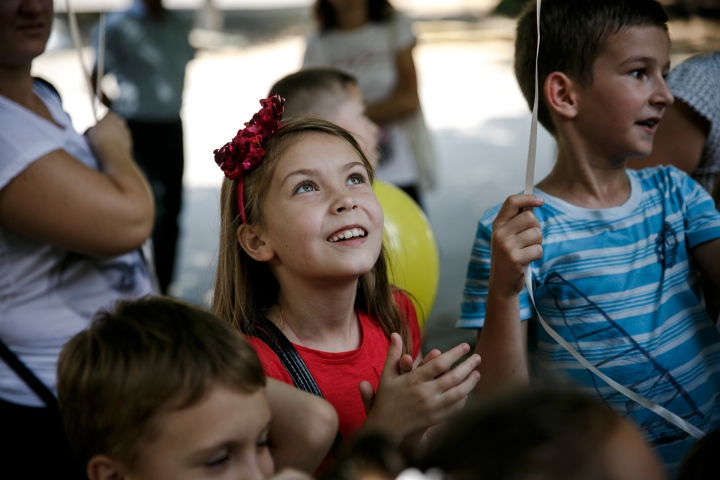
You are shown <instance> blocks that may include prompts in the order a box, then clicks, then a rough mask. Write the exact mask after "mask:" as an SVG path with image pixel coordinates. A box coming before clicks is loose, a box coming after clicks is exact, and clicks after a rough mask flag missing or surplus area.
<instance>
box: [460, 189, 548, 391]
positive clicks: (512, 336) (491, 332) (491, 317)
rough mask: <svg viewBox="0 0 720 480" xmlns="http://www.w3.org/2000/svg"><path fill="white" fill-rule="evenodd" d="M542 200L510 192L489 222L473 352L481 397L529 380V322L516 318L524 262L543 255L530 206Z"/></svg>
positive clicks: (538, 203)
mask: <svg viewBox="0 0 720 480" xmlns="http://www.w3.org/2000/svg"><path fill="white" fill-rule="evenodd" d="M541 205H542V201H541V199H539V198H538V197H535V196H534V195H513V196H511V197H509V198H508V199H507V200H506V201H505V203H504V204H503V206H502V207H501V208H500V211H499V212H498V215H497V217H496V218H495V221H494V222H493V229H492V230H493V231H492V240H491V246H490V252H491V253H490V255H491V258H490V279H489V286H488V296H487V303H486V310H485V325H484V327H483V329H482V330H481V331H480V332H478V342H477V346H476V347H475V348H476V350H475V351H476V352H477V353H478V354H480V356H481V357H482V359H483V362H482V363H481V364H480V365H479V366H478V370H479V371H480V373H481V375H482V381H481V382H479V383H478V385H477V387H476V388H475V390H474V391H475V396H476V397H477V398H481V397H483V396H487V395H491V394H493V393H495V392H497V391H499V390H502V389H504V388H507V387H509V386H513V385H517V384H522V383H527V382H528V379H529V374H528V367H527V328H528V327H527V322H521V321H520V301H519V296H520V292H521V291H522V289H523V286H524V272H525V269H526V268H527V266H528V264H529V263H530V262H532V261H533V260H537V259H539V258H541V257H542V246H541V243H542V232H541V231H540V224H539V222H538V221H537V218H535V215H534V214H533V213H532V212H531V211H526V209H530V208H533V207H539V206H541Z"/></svg>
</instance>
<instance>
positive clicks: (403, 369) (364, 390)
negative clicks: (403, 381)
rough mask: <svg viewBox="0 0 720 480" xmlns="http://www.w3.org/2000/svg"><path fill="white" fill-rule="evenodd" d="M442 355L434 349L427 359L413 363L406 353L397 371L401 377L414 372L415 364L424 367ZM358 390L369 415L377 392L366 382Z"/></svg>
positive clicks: (426, 356) (361, 383)
mask: <svg viewBox="0 0 720 480" xmlns="http://www.w3.org/2000/svg"><path fill="white" fill-rule="evenodd" d="M440 355H441V352H440V350H438V349H437V348H433V349H432V350H430V351H429V352H428V354H427V355H425V358H423V359H422V360H420V357H419V356H418V358H417V360H419V362H418V361H416V362H413V360H412V357H411V356H410V355H408V354H407V353H406V354H405V355H403V356H402V357H400V361H399V362H398V365H397V369H398V371H399V372H400V375H403V374H405V373H410V372H412V370H413V368H416V365H415V364H417V367H420V366H423V365H425V364H426V363H427V362H429V361H430V360H432V359H433V358H437V357H439V356H440ZM358 388H359V389H360V398H361V399H362V401H363V406H364V407H365V414H366V415H367V414H369V413H370V410H372V406H373V403H374V402H375V390H373V387H372V385H371V384H370V382H366V381H364V380H363V381H362V382H360V384H359V385H358Z"/></svg>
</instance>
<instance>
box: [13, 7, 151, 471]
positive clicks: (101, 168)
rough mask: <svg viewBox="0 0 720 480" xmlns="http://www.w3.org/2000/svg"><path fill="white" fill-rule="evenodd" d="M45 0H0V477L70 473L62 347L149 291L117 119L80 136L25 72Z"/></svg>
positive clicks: (42, 28) (140, 225)
mask: <svg viewBox="0 0 720 480" xmlns="http://www.w3.org/2000/svg"><path fill="white" fill-rule="evenodd" d="M52 21H53V2H52V0H2V1H0V358H2V362H0V425H2V427H0V431H2V437H3V440H4V442H3V448H2V451H1V452H2V454H1V455H2V456H1V458H2V460H3V462H2V463H3V470H4V471H5V472H12V471H14V472H16V474H17V475H18V477H20V478H42V477H47V478H50V477H51V476H52V477H53V478H55V477H58V478H81V476H78V475H81V472H80V471H79V470H78V469H77V466H76V465H75V463H74V461H73V459H72V456H71V454H70V450H69V447H68V446H67V441H66V440H65V436H64V433H63V431H62V425H61V423H60V418H59V413H58V411H57V402H56V400H55V388H56V387H55V386H56V365H57V360H58V355H59V353H60V350H61V348H62V346H63V345H64V344H65V342H67V341H68V340H69V339H70V338H71V337H72V336H73V335H75V334H76V333H77V332H79V331H81V330H83V329H85V328H87V326H88V325H89V323H90V320H91V317H92V316H93V314H94V313H95V312H96V311H97V310H98V309H100V308H103V307H107V306H109V305H112V304H113V303H114V302H116V301H117V300H119V299H122V298H133V297H140V296H144V295H147V294H150V293H152V287H151V281H150V277H149V275H148V270H147V268H146V266H145V263H144V262H143V259H142V257H141V255H140V254H139V252H138V251H137V249H138V248H139V247H140V245H141V244H142V243H143V242H144V241H145V240H146V239H147V238H148V237H149V236H150V232H151V231H152V225H153V199H152V194H151V192H150V188H149V186H148V184H147V182H146V181H145V179H144V177H143V175H142V173H141V171H140V169H139V168H138V167H137V165H135V163H134V162H133V160H132V141H131V138H130V134H129V132H128V131H127V128H126V127H125V124H124V122H123V121H122V120H121V119H120V118H118V117H117V116H115V115H112V114H109V115H108V116H106V117H105V118H104V119H102V120H101V121H100V122H98V124H97V125H96V126H95V127H93V128H92V129H91V130H90V131H89V132H88V134H87V135H86V136H81V135H79V134H78V133H76V132H75V130H74V129H73V127H72V124H71V121H70V117H69V116H68V114H67V113H65V111H64V110H63V107H62V104H61V100H60V97H59V95H58V93H57V91H56V90H55V89H54V88H53V87H52V85H50V84H49V83H47V82H45V81H42V80H39V79H35V78H33V77H32V76H31V73H30V72H31V67H32V61H33V59H34V58H35V57H37V56H38V55H40V54H41V53H43V51H44V50H45V44H46V43H47V39H48V36H49V35H50V29H51V26H52Z"/></svg>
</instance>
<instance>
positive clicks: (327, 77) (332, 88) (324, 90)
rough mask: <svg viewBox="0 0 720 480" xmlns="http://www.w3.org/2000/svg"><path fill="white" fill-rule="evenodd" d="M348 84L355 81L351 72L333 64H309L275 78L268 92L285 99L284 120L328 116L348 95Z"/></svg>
mask: <svg viewBox="0 0 720 480" xmlns="http://www.w3.org/2000/svg"><path fill="white" fill-rule="evenodd" d="M350 85H357V80H355V77H353V76H352V75H350V74H347V73H345V72H342V71H340V70H337V69H334V68H310V69H307V70H300V71H299V72H295V73H291V74H290V75H288V76H286V77H283V78H282V79H280V80H278V81H277V82H276V83H275V85H273V86H272V88H271V89H270V93H271V94H273V93H277V94H278V95H280V96H281V97H282V98H284V99H285V112H284V113H283V121H285V122H288V121H291V120H294V119H297V118H301V117H318V118H326V119H330V120H331V119H332V118H333V115H334V113H335V112H336V111H337V108H338V106H339V105H340V104H341V103H342V102H343V101H344V100H345V99H346V98H347V96H348V87H349V86H350Z"/></svg>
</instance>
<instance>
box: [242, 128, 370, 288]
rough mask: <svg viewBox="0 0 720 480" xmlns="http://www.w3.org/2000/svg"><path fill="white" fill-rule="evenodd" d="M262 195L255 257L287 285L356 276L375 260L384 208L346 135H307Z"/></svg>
mask: <svg viewBox="0 0 720 480" xmlns="http://www.w3.org/2000/svg"><path fill="white" fill-rule="evenodd" d="M261 201H262V211H263V213H262V215H263V219H262V226H260V227H259V228H258V230H257V234H258V239H259V242H258V244H259V245H260V248H259V249H258V251H259V252H261V255H260V258H258V257H256V259H259V260H264V261H269V262H270V268H271V269H272V270H273V273H274V274H275V276H276V278H277V279H278V281H279V282H280V283H281V285H282V283H283V279H290V278H296V279H300V278H302V279H313V280H322V279H327V280H340V279H343V278H346V279H357V278H358V277H360V276H361V275H364V274H365V273H367V272H369V271H370V270H371V269H372V268H373V265H375V262H376V261H377V259H378V256H379V255H380V248H381V246H382V233H383V213H382V208H381V207H380V204H379V202H378V200H377V197H376V196H375V192H374V191H373V189H372V186H371V185H370V181H369V178H368V172H367V170H366V168H365V166H364V165H363V162H362V159H361V158H360V156H359V155H358V153H357V151H356V150H355V149H354V148H353V147H352V145H350V144H349V143H348V142H347V141H345V140H343V139H341V138H339V137H335V136H332V135H330V134H324V133H315V132H313V133H307V134H303V135H302V136H301V137H299V138H298V140H297V141H296V142H295V143H294V144H293V145H291V146H290V147H288V149H287V151H285V152H284V153H283V155H282V157H281V158H279V159H278V163H277V165H276V167H275V171H274V172H273V176H272V179H271V181H270V184H269V186H268V188H267V189H266V191H265V192H264V193H263V195H262V199H261ZM246 250H247V249H246ZM253 256H254V255H253Z"/></svg>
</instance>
